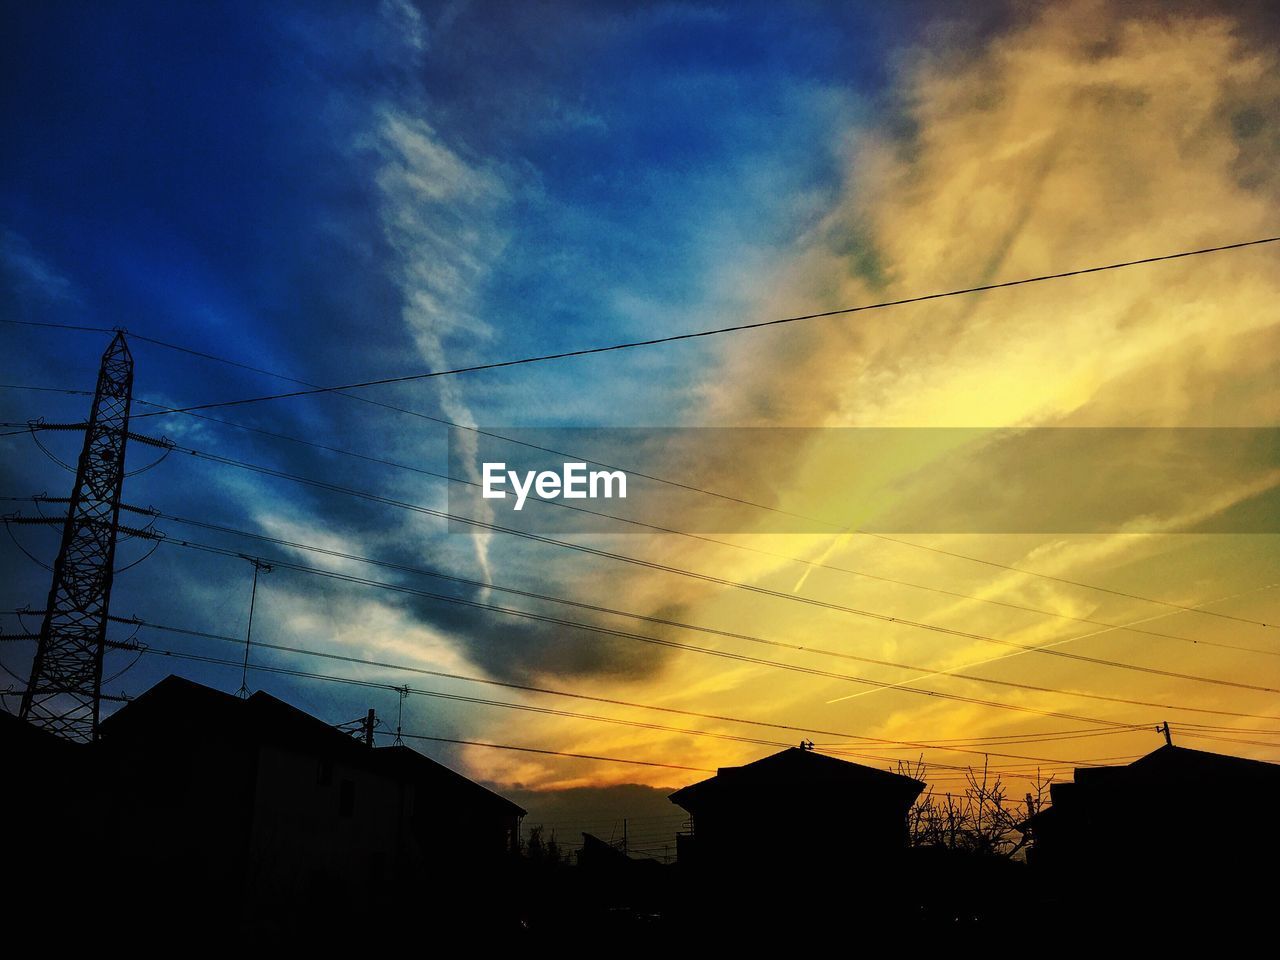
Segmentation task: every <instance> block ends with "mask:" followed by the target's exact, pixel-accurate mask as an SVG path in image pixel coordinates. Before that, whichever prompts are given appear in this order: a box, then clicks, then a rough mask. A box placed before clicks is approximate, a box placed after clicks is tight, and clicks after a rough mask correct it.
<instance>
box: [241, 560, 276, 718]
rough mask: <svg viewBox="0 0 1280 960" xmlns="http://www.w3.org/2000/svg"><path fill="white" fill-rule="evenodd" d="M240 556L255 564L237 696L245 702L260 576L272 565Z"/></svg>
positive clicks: (268, 571)
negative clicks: (254, 610) (254, 609)
mask: <svg viewBox="0 0 1280 960" xmlns="http://www.w3.org/2000/svg"><path fill="white" fill-rule="evenodd" d="M240 556H241V557H242V558H243V559H245V560H248V561H249V562H250V563H252V564H253V589H252V590H251V591H250V593H249V626H248V628H247V629H246V630H245V632H244V669H243V670H242V671H241V673H240V689H239V690H237V691H236V696H237V697H239V698H240V699H241V700H244V699H247V698H248V696H249V645H250V644H251V643H252V641H253V608H254V606H255V605H256V604H257V602H258V574H259V573H270V572H271V564H269V563H267V562H266V561H265V560H263V559H261V558H260V557H250V556H246V555H245V554H243V553H242V554H240Z"/></svg>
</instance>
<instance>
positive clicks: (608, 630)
mask: <svg viewBox="0 0 1280 960" xmlns="http://www.w3.org/2000/svg"><path fill="white" fill-rule="evenodd" d="M164 542H166V543H172V544H177V545H179V546H186V547H190V548H192V549H195V550H202V551H205V552H208V553H214V554H218V555H221V556H227V557H240V556H241V555H240V554H238V553H236V552H235V551H232V550H228V549H226V548H222V547H214V546H211V545H208V544H201V543H196V542H194V541H189V540H178V539H171V538H170V539H166V540H165V541H164ZM270 562H271V563H272V564H273V565H275V566H277V567H279V568H280V569H285V570H295V571H297V572H301V573H308V574H312V575H314V576H319V577H326V578H329V579H334V580H340V581H343V582H347V583H354V584H359V585H362V586H370V587H375V588H379V589H385V590H389V591H391V592H395V593H403V594H406V595H410V596H418V597H424V598H426V599H431V600H440V601H442V602H445V603H453V604H458V605H461V606H467V607H473V608H477V609H482V610H488V611H492V612H495V613H501V614H503V615H505V616H512V617H517V618H520V619H526V620H532V621H536V622H541V623H549V624H554V625H557V626H566V627H570V628H572V629H577V630H582V631H585V632H588V633H596V634H600V635H603V636H610V637H618V638H621V639H628V640H636V641H639V642H642V643H650V644H656V645H658V646H664V647H669V648H673V649H678V650H683V651H687V652H692V653H702V654H705V655H708V656H715V657H723V658H726V659H732V660H737V661H740V662H746V663H752V664H757V665H761V666H768V667H773V668H776V669H782V670H789V671H793V672H799V673H806V674H810V675H813V676H821V677H827V678H831V679H837V680H844V681H849V682H853V683H859V684H863V685H866V686H871V687H875V688H879V689H884V690H900V691H902V692H906V693H913V694H917V695H920V696H930V697H941V698H943V699H949V700H959V701H961V702H965V703H972V704H977V705H981V706H989V707H995V708H997V709H1002V710H1016V711H1020V712H1030V713H1035V714H1037V715H1040V716H1046V717H1057V718H1061V719H1071V720H1076V721H1079V722H1084V723H1095V724H1109V725H1112V726H1123V724H1117V723H1115V722H1114V721H1106V720H1101V719H1099V718H1096V717H1082V716H1079V715H1076V714H1068V713H1060V712H1056V711H1044V710H1036V709H1033V708H1031V707H1027V706H1023V705H1020V704H1011V703H1004V702H997V701H990V700H983V699H981V698H975V697H966V696H963V695H960V694H955V693H946V692H943V691H939V690H928V689H923V688H919V687H911V686H906V685H904V684H903V683H901V682H896V683H891V682H889V681H882V680H871V679H869V678H866V677H859V676H855V675H853V674H846V673H836V672H833V671H829V670H822V669H819V668H816V667H806V666H801V665H798V664H791V663H785V662H783V661H778V660H770V659H768V658H764V657H754V656H750V655H748V654H741V653H733V652H731V651H727V650H718V649H714V648H710V647H700V646H697V645H696V644H689V643H683V642H681V641H676V640H669V639H664V638H659V637H653V636H649V635H647V634H637V633H631V632H629V631H624V630H618V629H616V628H613V627H606V626H602V625H598V624H590V623H583V622H581V621H576V620H567V619H564V618H561V617H554V616H550V615H547V614H540V613H534V612H532V611H528V610H520V609H516V608H512V607H504V606H500V605H497V604H491V603H487V602H485V601H481V600H471V599H467V598H463V597H456V596H451V595H448V594H438V593H432V592H430V591H425V590H419V589H416V588H413V587H407V586H404V585H402V584H395V583H389V582H386V581H382V580H372V579H370V578H365V577H358V576H355V575H354V574H347V573H340V572H337V571H333V570H324V569H322V568H318V567H310V566H307V565H305V564H299V563H296V562H293V561H288V560H271V561H270ZM695 629H696V628H695ZM734 636H736V637H739V638H741V639H745V640H749V641H752V642H755V643H760V644H764V645H768V646H774V647H781V648H784V649H791V650H796V651H800V652H807V653H815V654H821V655H827V656H835V657H840V658H842V659H849V660H855V661H858V662H868V663H875V664H878V665H882V666H893V667H898V668H900V669H907V670H916V671H921V670H923V669H924V668H921V667H915V666H910V665H906V664H896V663H892V662H890V661H882V660H875V659H872V658H868V657H861V656H858V655H856V654H850V653H843V652H833V651H827V650H823V649H822V648H814V647H805V646H802V645H799V644H790V643H786V642H784V641H780V640H769V639H765V638H761V637H754V636H752V635H750V634H734ZM945 675H946V676H952V677H955V678H957V679H965V680H971V681H974V682H977V683H987V684H996V685H999V686H1006V687H1013V688H1017V689H1023V690H1029V691H1033V692H1038V693H1050V694H1058V695H1068V696H1079V697H1083V698H1086V699H1092V700H1102V701H1107V702H1116V703H1125V704H1128V705H1132V706H1143V707H1153V708H1156V709H1161V710H1179V711H1188V712H1193V713H1210V714H1215V715H1219V716H1232V717H1242V718H1248V719H1267V720H1273V719H1280V717H1273V716H1270V715H1265V714H1262V715H1259V714H1249V713H1240V712H1236V711H1230V710H1219V709H1214V708H1210V707H1190V706H1178V705H1173V704H1161V703H1153V702H1148V701H1143V700H1136V699H1132V698H1128V697H1110V696H1107V695H1105V694H1097V693H1085V692H1080V691H1069V690H1060V689H1056V688H1052V687H1041V686H1037V685H1034V684H1028V683H1021V682H1018V681H1014V680H997V679H994V678H989V677H975V676H972V675H969V674H959V673H949V674H945Z"/></svg>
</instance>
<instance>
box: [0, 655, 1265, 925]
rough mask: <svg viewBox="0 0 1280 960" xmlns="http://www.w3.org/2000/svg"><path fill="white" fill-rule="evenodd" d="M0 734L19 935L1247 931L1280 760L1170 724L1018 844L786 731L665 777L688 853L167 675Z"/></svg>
mask: <svg viewBox="0 0 1280 960" xmlns="http://www.w3.org/2000/svg"><path fill="white" fill-rule="evenodd" d="M0 748H2V749H3V755H4V758H5V781H4V788H3V808H2V810H0V813H2V814H3V823H4V826H5V833H4V836H5V846H6V851H7V853H8V858H7V859H8V861H9V864H10V871H9V876H10V883H9V885H8V886H9V889H10V892H9V893H8V894H7V896H6V901H5V902H6V904H7V906H8V908H9V917H10V921H11V923H10V926H11V928H12V930H13V933H14V936H15V938H16V939H15V940H14V943H16V944H21V943H24V942H26V941H25V938H26V937H31V938H33V941H34V942H40V941H41V939H42V938H43V941H44V942H45V943H46V944H60V945H63V946H65V945H68V944H71V943H76V942H81V943H86V944H92V943H98V942H102V941H103V939H104V937H105V936H106V935H107V932H108V931H115V933H114V934H112V936H113V937H114V938H119V937H121V936H126V937H127V936H131V937H134V938H136V940H137V941H138V942H141V941H143V940H150V939H152V938H160V937H162V938H168V939H169V942H170V943H172V944H174V945H175V946H176V945H180V944H181V945H187V946H188V947H189V946H190V945H193V944H206V945H207V944H215V943H216V944H223V943H244V944H247V943H253V944H255V945H257V946H263V945H276V946H279V947H281V948H296V947H301V946H306V947H313V948H319V949H333V948H335V947H337V946H340V945H342V946H345V945H351V946H353V947H363V948H367V947H369V946H370V945H375V944H376V945H383V946H404V947H406V948H420V949H426V948H428V947H430V946H432V945H437V944H439V943H440V942H441V940H440V938H442V937H448V938H450V942H453V941H454V940H456V941H457V942H459V943H465V944H474V945H476V946H480V945H483V944H485V943H493V944H499V943H504V942H508V941H512V942H516V941H519V942H545V943H547V944H548V945H553V946H554V945H556V944H565V943H576V944H578V945H580V946H581V947H582V948H583V949H591V946H590V945H591V944H604V943H613V944H615V945H630V946H639V945H654V946H660V945H663V944H665V945H667V946H668V947H669V946H670V945H672V944H674V943H688V942H694V941H695V940H696V941H702V940H703V939H712V940H716V941H719V942H721V943H728V942H735V943H739V942H740V943H750V942H752V941H757V942H759V943H764V942H766V941H772V940H773V939H774V938H785V939H786V940H787V941H789V942H791V943H792V944H812V945H817V944H819V943H822V942H825V941H824V939H823V938H827V937H831V936H836V937H850V938H858V942H862V943H866V942H869V941H871V940H875V941H879V940H881V939H884V940H885V941H886V942H898V943H903V942H907V943H913V944H920V943H923V942H932V941H933V940H934V939H935V938H936V939H937V942H939V943H943V942H954V938H956V937H957V936H959V937H961V938H973V942H974V943H977V942H983V939H984V938H985V937H987V936H988V935H990V934H995V933H1003V934H1010V933H1016V934H1020V935H1021V934H1025V935H1027V936H1030V937H1045V936H1053V937H1058V938H1061V937H1068V938H1070V937H1084V936H1090V935H1098V934H1102V933H1114V932H1117V931H1119V932H1121V933H1123V932H1125V931H1127V932H1129V933H1130V934H1135V935H1136V934H1137V933H1138V932H1139V931H1143V930H1146V929H1147V928H1146V927H1144V924H1149V923H1150V921H1151V920H1152V918H1155V917H1158V918H1159V927H1158V932H1159V935H1160V936H1161V937H1177V936H1182V935H1184V934H1191V933H1208V934H1211V935H1213V936H1215V937H1217V938H1219V939H1220V940H1223V941H1230V940H1231V939H1232V938H1235V937H1237V936H1243V932H1244V931H1246V930H1256V929H1264V928H1266V927H1267V926H1268V924H1269V920H1270V909H1271V908H1270V903H1269V899H1270V894H1271V881H1270V880H1269V879H1267V878H1268V877H1269V876H1270V874H1271V873H1273V872H1274V866H1275V864H1276V863H1277V858H1276V855H1277V853H1278V852H1280V842H1278V840H1277V837H1276V835H1275V831H1274V829H1273V827H1272V825H1271V823H1270V818H1269V817H1268V816H1267V815H1266V811H1267V810H1269V808H1270V805H1271V804H1272V802H1273V798H1274V797H1275V796H1276V788H1277V787H1278V786H1280V766H1277V765H1274V764H1267V763H1261V762H1258V761H1253V760H1244V759H1240V758H1236V757H1226V756H1221V755H1217V754H1209V753H1203V752H1200V751H1194V750H1186V749H1182V748H1179V747H1173V746H1166V747H1162V748H1161V749H1159V750H1157V751H1155V752H1154V753H1152V754H1149V755H1148V756H1146V757H1143V758H1142V759H1140V760H1138V761H1135V762H1134V763H1132V764H1130V765H1129V766H1127V767H1112V768H1102V769H1099V768H1094V769H1088V770H1083V769H1082V770H1077V771H1076V777H1075V779H1074V781H1073V782H1071V783H1063V784H1055V785H1054V786H1053V788H1052V799H1053V803H1052V805H1051V806H1048V807H1046V808H1044V809H1041V810H1040V811H1039V812H1038V813H1036V814H1035V815H1033V816H1032V817H1030V819H1029V820H1027V821H1026V822H1025V823H1022V824H1020V825H1019V828H1020V830H1021V831H1022V833H1023V835H1024V839H1029V842H1025V843H1024V842H1023V841H1022V840H1020V841H1019V843H1018V844H1017V845H1016V846H1015V847H1014V848H1013V849H1015V850H1017V851H1018V853H1017V856H1016V857H1010V856H1006V855H1002V854H1001V852H1000V851H999V849H997V848H996V847H994V846H990V845H983V844H981V843H969V844H966V843H962V842H958V841H956V836H953V837H952V841H953V842H947V841H946V840H945V839H939V836H938V835H937V834H936V833H921V832H919V831H918V830H914V829H913V826H912V824H913V823H918V821H917V820H913V811H917V812H918V811H919V810H920V803H921V799H920V795H921V791H922V790H923V788H924V784H923V783H921V782H920V781H919V780H917V779H915V778H913V777H910V776H905V775H902V774H895V773H888V772H886V771H882V770H876V769H873V768H870V767H866V766H863V765H860V764H855V763H850V762H848V761H845V760H842V759H838V758H834V757H830V756H824V755H822V754H818V753H815V752H813V751H812V750H811V749H804V748H799V749H790V750H784V751H782V752H781V753H777V754H774V755H772V756H768V757H765V758H762V759H761V760H758V761H755V762H754V763H750V764H746V765H744V766H740V767H730V768H723V769H721V770H720V771H719V772H718V773H717V774H716V776H714V777H710V778H708V779H706V780H703V781H701V782H699V783H695V784H692V785H690V786H688V787H685V788H683V789H681V790H679V791H677V792H676V793H675V794H673V796H672V800H673V802H674V803H676V804H677V805H679V806H680V807H681V808H683V809H684V810H685V811H687V812H688V813H689V814H690V829H688V830H686V831H685V832H684V833H682V834H681V835H680V836H679V837H676V838H673V839H675V841H676V849H677V850H678V858H677V862H675V863H670V864H664V863H659V862H657V861H655V860H647V859H641V858H635V857H629V856H627V855H626V854H625V853H623V852H622V851H621V850H619V849H618V848H616V847H615V846H613V845H611V844H609V843H606V842H604V841H602V840H600V839H598V838H595V837H591V836H589V835H588V836H585V837H584V838H583V845H582V848H581V850H580V852H579V853H578V855H577V857H576V858H574V859H573V860H572V861H569V860H566V859H564V858H561V857H559V856H558V855H555V854H554V853H553V852H552V851H549V850H548V849H547V847H546V846H545V845H543V844H541V843H535V844H522V843H521V840H520V833H521V830H520V820H521V817H522V816H523V815H524V811H523V810H522V809H521V808H520V807H519V806H517V805H516V804H514V803H512V802H510V801H509V800H506V799H505V798H503V797H501V796H499V795H497V794H495V793H493V792H492V791H490V790H488V789H486V788H484V787H482V786H480V785H479V784H476V783H474V782H473V781H471V780H468V779H467V778H465V777H463V776H461V775H460V774H457V773H455V772H454V771H452V770H449V769H448V768H447V767H444V766H442V765H441V764H439V763H436V762H435V761H432V760H430V759H429V758H427V757H424V756H422V755H420V754H418V753H416V752H414V751H412V750H409V749H407V748H404V747H400V746H395V747H381V748H376V747H373V746H371V745H369V744H367V743H364V742H361V741H360V740H359V739H356V738H353V737H352V736H350V735H349V734H347V733H344V732H343V731H341V730H338V729H336V728H334V727H332V726H329V725H327V724H325V723H323V722H321V721H319V720H317V719H316V718H314V717H312V716H310V715H308V714H307V713H305V712H303V711H301V710H298V709H296V708H294V707H292V706H290V705H288V704H285V703H283V702H282V701H280V700H277V699H275V698H273V697H270V696H267V695H265V694H255V695H254V696H253V697H250V698H248V699H245V700H240V699H237V698H235V697H232V696H229V695H227V694H224V693H220V692H218V691H216V690H212V689H210V688H208V687H204V686H201V685H199V684H195V683H191V682H189V681H186V680H181V679H179V678H176V677H171V678H169V679H167V680H165V681H162V682H161V683H159V684H157V685H156V686H155V687H153V688H152V689H151V690H150V691H148V692H147V693H146V694H143V695H142V696H141V697H139V698H138V699H136V700H135V701H133V702H132V703H130V704H129V705H128V706H126V707H125V708H123V709H122V710H120V711H119V712H118V713H117V714H116V715H115V716H113V717H112V718H110V719H109V720H108V721H106V722H104V724H103V729H102V737H101V739H100V741H99V742H97V743H95V744H92V745H82V744H73V743H69V742H66V741H63V740H59V739H56V738H54V737H52V736H50V735H48V734H47V733H45V732H43V731H41V730H38V729H36V728H34V727H31V726H29V725H27V724H25V723H22V722H20V721H18V720H16V719H15V718H13V717H10V716H7V715H0ZM1005 852H1008V851H1005ZM1024 853H1025V854H1026V856H1025V859H1024V857H1023V854H1024ZM50 911H52V914H51V913H50ZM50 916H51V917H52V919H40V920H36V919H35V918H45V917H50ZM59 917H62V918H63V919H62V920H59V919H58V918H59ZM1146 935H1147V937H1148V939H1150V938H1151V937H1152V936H1154V934H1153V932H1152V931H1150V930H1147V934H1146ZM600 937H603V938H612V939H605V940H595V939H590V938H600ZM902 937H907V940H906V941H903V940H902V939H901V938H902ZM458 938H461V939H458ZM566 938H570V939H569V940H566ZM581 938H588V939H581ZM619 938H621V939H619ZM600 949H603V947H600Z"/></svg>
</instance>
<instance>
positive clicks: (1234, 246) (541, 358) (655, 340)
mask: <svg viewBox="0 0 1280 960" xmlns="http://www.w3.org/2000/svg"><path fill="white" fill-rule="evenodd" d="M1277 241H1280V236H1277V237H1263V238H1259V239H1256V240H1245V241H1242V242H1240V243H1229V244H1222V245H1219V246H1215V247H1202V248H1200V249H1198V250H1184V251H1180V252H1178V253H1169V254H1162V255H1160V256H1154V257H1143V258H1141V259H1138V260H1124V261H1120V262H1117V263H1108V264H1102V265H1100V266H1095V267H1084V268H1081V269H1077V270H1067V271H1064V272H1061V273H1049V274H1040V275H1038V276H1033V277H1022V278H1020V279H1017V280H1005V281H1002V282H1000V283H987V284H981V285H978V286H971V287H962V288H959V289H956V290H948V291H945V292H941V293H927V294H920V295H917V296H913V297H904V298H901V299H897V300H882V301H879V302H877V303H868V304H861V305H859V306H855V307H842V308H840V309H838V310H824V311H821V312H818V313H807V314H800V315H798V316H792V317H781V318H777V319H774V320H761V321H757V322H755V323H739V324H733V325H731V326H725V327H716V328H713V329H710V330H697V331H693V332H689V333H677V334H670V335H668V336H665V337H652V338H649V339H647V340H631V341H627V342H622V343H612V344H608V345H606V346H600V347H586V348H581V349H577V350H566V351H562V352H560V353H547V354H541V355H537V356H530V357H521V358H518V359H515V360H498V361H491V362H489V363H478V364H472V365H470V366H466V367H455V368H454V369H452V370H431V371H426V372H422V373H410V374H402V375H399V376H393V377H381V378H378V379H374V380H361V381H356V382H354V383H346V384H341V385H337V386H328V387H312V388H308V389H305V390H294V391H291V392H286V393H275V394H267V395H265V396H258V397H247V398H244V399H241V400H219V401H214V402H210V403H201V404H193V405H191V406H187V407H182V408H179V409H181V410H183V411H187V410H211V409H214V408H217V407H229V406H239V405H242V404H246V403H262V402H265V401H268V400H283V399H286V398H289V397H303V396H314V395H316V394H320V393H336V392H341V391H346V390H357V389H361V388H364V387H374V386H384V385H388V384H395V383H408V382H412V381H419V380H427V379H431V378H434V377H448V376H456V375H458V374H462V373H477V372H479V371H481V370H498V369H503V368H506V367H515V366H523V365H527V364H533V363H546V362H549V361H552V360H567V359H570V358H573V357H586V356H592V355H595V354H600V353H610V352H614V351H619V350H632V349H636V348H639V347H653V346H658V345H659V344H665V343H676V342H678V341H684V340H696V339H699V338H702V337H713V336H719V335H721V334H726V333H739V332H742V331H745V330H759V329H762V328H764V327H775V326H781V325H783V324H790V323H799V322H801V321H805V320H819V319H823V318H827V317H839V316H848V315H850V314H855V313H864V312H867V311H870V310H883V309H886V308H889V307H901V306H907V305H909V304H915V303H927V302H929V301H933V300H943V299H947V298H950V297H960V296H967V295H969V294H975V293H986V292H989V291H992V290H1003V289H1006V288H1009V287H1020V286H1026V285H1028V284H1033V283H1043V282H1045V281H1049V280H1064V279H1067V278H1069V277H1081V276H1086V275H1088V274H1093V273H1102V272H1105V271H1109V270H1120V269H1124V268H1126V267H1136V266H1143V265H1148V264H1153V263H1162V262H1166V261H1170V260H1180V259H1184V258H1187V257H1198V256H1203V255H1205V254H1211V253H1222V252H1225V251H1228V250H1241V249H1244V248H1246V247H1257V246H1261V245H1263V244H1270V243H1276V242H1277ZM139 416H140V417H149V416H155V414H140V415H139Z"/></svg>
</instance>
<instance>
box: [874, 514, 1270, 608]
mask: <svg viewBox="0 0 1280 960" xmlns="http://www.w3.org/2000/svg"><path fill="white" fill-rule="evenodd" d="M858 533H859V534H860V535H861V536H864V537H873V538H875V539H877V540H885V541H888V542H889V543H898V544H902V545H903V546H907V547H915V548H916V549H917V550H928V551H929V552H930V553H936V554H940V555H941V556H944V557H955V558H956V559H958V560H968V561H969V562H970V563H980V564H983V565H984V566H988V567H998V568H999V569H1001V570H1010V571H1012V572H1014V573H1021V574H1024V575H1026V576H1029V577H1038V578H1039V579H1041V580H1052V581H1053V582H1054V583H1062V584H1066V585H1067V586H1072V587H1084V588H1085V589H1088V590H1097V591H1098V592H1099V593H1109V594H1111V595H1112V596H1116V597H1125V598H1127V599H1129V600H1143V601H1146V602H1147V603H1158V604H1160V605H1161V606H1165V607H1172V608H1173V609H1175V610H1179V611H1181V612H1183V613H1203V614H1205V615H1206V616H1210V617H1219V618H1221V619H1223V620H1234V621H1236V622H1237V623H1249V624H1252V625H1254V626H1257V627H1269V628H1271V629H1277V628H1280V624H1274V623H1265V622H1264V621H1262V620H1251V619H1249V618H1248V617H1237V616H1233V615H1232V614H1229V613H1222V612H1220V611H1216V610H1205V609H1203V608H1201V607H1192V606H1187V605H1184V604H1181V603H1173V602H1171V601H1169V600H1156V599H1153V598H1151V597H1143V596H1139V595H1138V594H1136V593H1126V592H1125V591H1124V590H1113V589H1111V588H1110V587H1099V586H1097V585H1096V584H1091V583H1083V582H1081V581H1079V580H1070V579H1068V578H1066V577H1056V576H1054V575H1053V574H1049V573H1039V572H1037V571H1035V570H1027V569H1024V568H1023V567H1015V566H1013V565H1011V564H1007V563H997V562H996V561H995V560H985V559H983V558H981V557H971V556H969V555H968V554H963V553H955V552H953V551H951V550H943V549H942V548H941V547H931V546H929V545H928V544H924V543H916V542H915V541H914V540H901V539H899V538H897V537H890V536H886V535H885V534H882V533H867V532H866V531H865V530H860V531H858Z"/></svg>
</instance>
